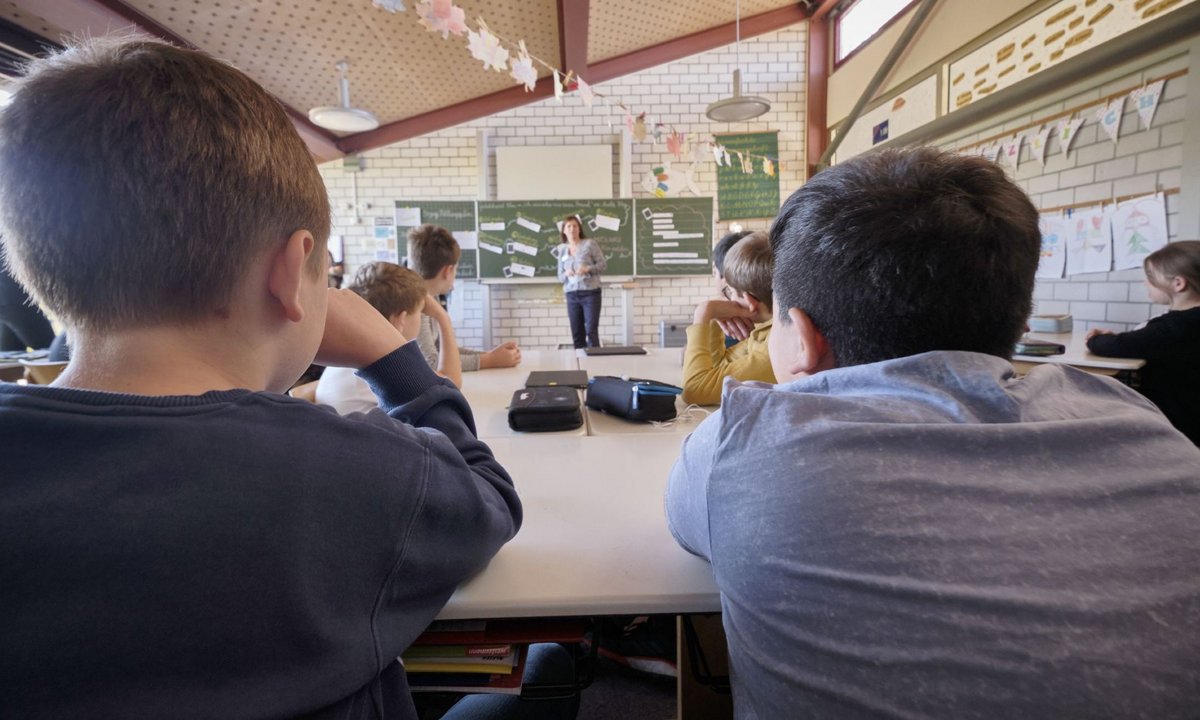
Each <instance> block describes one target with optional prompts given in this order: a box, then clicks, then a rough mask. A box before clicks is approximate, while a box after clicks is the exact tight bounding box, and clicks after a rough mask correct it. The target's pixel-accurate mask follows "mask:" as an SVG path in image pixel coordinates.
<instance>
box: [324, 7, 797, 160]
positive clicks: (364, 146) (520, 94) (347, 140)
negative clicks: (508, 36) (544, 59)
mask: <svg viewBox="0 0 1200 720" xmlns="http://www.w3.org/2000/svg"><path fill="white" fill-rule="evenodd" d="M560 4H561V5H575V4H577V3H575V2H573V0H560ZM578 4H582V5H586V4H587V3H586V2H582V3H578ZM572 13H573V11H572ZM564 18H565V16H564V15H563V11H562V10H561V9H560V13H559V26H560V33H562V28H563V27H567V28H570V27H571V26H570V25H569V24H568V23H566V22H565V21H564ZM806 19H807V15H805V11H804V8H802V7H801V6H800V5H798V4H797V5H789V6H787V7H784V8H780V9H778V10H771V11H768V12H765V13H762V14H760V15H755V16H753V17H748V18H744V19H743V20H742V37H743V38H748V37H754V36H756V35H764V34H766V33H769V32H774V31H775V30H781V29H783V28H785V27H789V26H791V25H795V24H796V23H798V22H802V21H803V20H806ZM574 22H580V21H579V20H578V19H576V20H575V21H574ZM582 22H584V23H586V22H587V20H586V13H584V20H583V21H582ZM585 29H586V28H585ZM567 32H578V30H575V31H571V30H569V29H568V31H567ZM735 37H736V28H735V24H734V23H728V24H726V25H719V26H717V27H715V28H710V29H708V30H704V31H701V32H698V33H693V34H692V35H687V36H685V37H682V38H678V39H676V40H669V41H667V42H665V43H662V44H661V45H656V46H654V47H650V48H645V49H643V50H635V51H634V52H631V53H628V54H626V55H620V56H618V57H615V58H609V59H607V60H602V61H600V62H597V63H592V64H591V65H588V66H587V68H588V69H587V74H586V75H585V76H584V78H583V79H584V80H587V81H588V82H589V83H598V82H602V81H604V80H612V79H613V78H618V77H621V76H622V75H629V74H631V73H635V72H639V71H641V70H646V69H648V68H652V67H655V66H657V65H662V64H663V63H667V62H671V61H673V60H679V59H680V58H685V57H688V56H689V55H695V54H697V53H701V52H704V51H706V50H713V49H716V48H719V47H723V46H725V45H729V44H732V43H733V41H734V39H735ZM569 51H570V45H569V44H568V45H564V46H563V52H564V54H565V53H566V52H569ZM576 52H580V51H576ZM582 53H583V59H584V61H586V59H587V48H586V44H585V45H584V46H583V48H582ZM547 80H548V78H542V80H541V81H540V82H539V83H538V85H537V88H536V89H535V90H534V91H533V92H530V93H527V92H524V89H523V88H522V87H520V86H516V87H512V88H509V89H507V90H501V91H500V92H496V93H492V94H491V95H485V96H483V97H478V98H474V99H472V100H467V101H465V102H461V103H458V104H457V105H451V106H449V107H444V108H441V109H438V110H434V111H431V112H428V113H425V114H423V115H416V116H414V117H410V118H405V119H404V120H398V121H396V122H393V123H388V124H387V125H384V126H382V127H379V128H376V129H375V130H371V131H368V132H364V133H358V134H355V135H349V136H347V137H344V138H342V139H341V140H338V142H337V146H338V147H339V148H340V149H341V150H342V151H343V152H345V153H352V152H362V151H364V150H371V149H373V148H378V147H383V146H384V145H391V144H392V143H398V142H402V141H404V140H410V139H412V138H415V137H419V136H421V135H426V134H428V133H431V132H436V131H438V130H443V129H445V128H448V127H453V126H455V125H461V124H462V123H465V122H469V121H471V120H478V119H479V118H482V117H487V116H489V115H494V114H496V113H499V112H504V111H505V110H512V109H513V108H517V107H521V106H522V105H528V104H529V103H532V102H537V101H538V100H544V99H545V98H547V97H553V96H554V86H553V83H552V82H547Z"/></svg>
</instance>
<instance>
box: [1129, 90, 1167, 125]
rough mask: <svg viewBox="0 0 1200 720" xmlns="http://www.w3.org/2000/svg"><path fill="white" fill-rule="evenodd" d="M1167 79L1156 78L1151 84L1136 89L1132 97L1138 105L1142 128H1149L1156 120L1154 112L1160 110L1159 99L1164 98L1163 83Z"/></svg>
mask: <svg viewBox="0 0 1200 720" xmlns="http://www.w3.org/2000/svg"><path fill="white" fill-rule="evenodd" d="M1166 82H1167V81H1166V80H1155V81H1154V82H1152V83H1150V84H1149V85H1147V86H1145V87H1143V88H1139V89H1137V90H1134V91H1133V93H1132V95H1131V97H1132V98H1133V104H1134V105H1135V106H1137V112H1138V117H1139V118H1141V119H1142V129H1143V130H1149V129H1150V123H1151V122H1153V121H1154V112H1155V111H1156V110H1158V101H1159V100H1160V99H1161V98H1162V91H1163V85H1164V84H1165V83H1166Z"/></svg>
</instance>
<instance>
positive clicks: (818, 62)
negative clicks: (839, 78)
mask: <svg viewBox="0 0 1200 720" xmlns="http://www.w3.org/2000/svg"><path fill="white" fill-rule="evenodd" d="M829 36H830V22H829V19H828V18H826V17H824V16H821V17H820V18H818V17H817V16H816V15H813V18H812V19H811V20H809V21H808V43H807V49H808V63H807V70H808V87H806V88H805V89H804V100H805V106H806V107H805V112H804V117H805V121H806V122H807V124H808V129H807V131H806V132H805V134H804V162H805V168H804V179H805V180H808V179H809V178H811V177H812V176H813V175H815V174H816V172H817V163H816V162H815V161H814V158H819V157H821V156H822V155H824V154H825V148H826V147H828V146H829V125H828V119H827V116H828V111H827V108H828V101H829Z"/></svg>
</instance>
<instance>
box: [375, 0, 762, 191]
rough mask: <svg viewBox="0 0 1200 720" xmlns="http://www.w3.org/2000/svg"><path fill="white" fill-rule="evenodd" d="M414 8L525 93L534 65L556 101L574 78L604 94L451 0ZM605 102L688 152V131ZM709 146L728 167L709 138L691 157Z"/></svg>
mask: <svg viewBox="0 0 1200 720" xmlns="http://www.w3.org/2000/svg"><path fill="white" fill-rule="evenodd" d="M372 3H373V4H374V5H375V7H378V8H380V9H383V10H387V11H389V12H395V11H396V10H397V9H399V10H403V9H404V3H403V0H372ZM416 11H417V15H418V18H419V22H420V24H421V25H422V26H424V27H425V28H426V29H428V30H429V31H431V32H437V33H441V35H442V39H443V40H445V39H448V38H449V36H450V35H451V34H454V35H459V36H461V35H463V34H466V36H467V51H468V52H469V53H470V54H471V56H472V57H474V58H475V59H476V60H479V61H480V62H482V63H483V67H484V69H485V70H495V71H497V72H507V73H508V74H509V76H510V77H512V79H513V80H514V81H516V82H517V83H519V84H520V85H523V86H524V88H525V91H526V92H532V91H533V90H534V89H535V88H536V86H537V80H538V77H537V70H536V68H535V67H534V66H535V64H536V65H541V66H543V67H545V68H546V69H547V70H549V71H550V75H551V78H552V80H553V84H554V98H555V99H556V100H557V101H559V102H562V101H563V96H564V95H565V93H566V92H567V91H568V89H569V88H570V87H571V83H572V80H573V81H574V89H575V90H576V91H577V92H578V93H579V97H580V99H581V100H582V101H583V104H584V105H585V106H586V107H589V108H590V107H592V106H593V105H594V103H595V101H596V100H597V99H600V100H601V101H603V100H604V98H605V96H604V95H601V94H600V93H597V92H595V90H593V89H592V87H591V85H589V84H588V83H587V82H586V81H585V80H584V79H583V78H581V77H579V76H578V75H575V74H574V72H573V71H570V72H567V73H566V74H565V75H564V74H563V73H562V72H561V71H559V70H558V68H555V67H553V66H552V65H550V64H548V63H546V62H545V61H544V60H541V59H539V58H537V57H535V56H533V55H531V54H530V53H529V51H528V49H527V48H526V46H525V41H524V40H520V41H518V42H517V43H513V42H511V41H509V40H506V39H504V38H502V37H500V36H499V35H496V34H495V33H493V32H492V31H491V30H490V29H489V28H488V26H487V23H485V22H484V20H483V18H481V17H480V18H476V20H475V22H476V24H477V26H478V29H477V30H471V29H470V28H469V27H468V26H467V23H466V16H465V13H464V11H463V10H462V9H461V8H459V7H457V6H455V5H454V2H453V0H420V2H418V3H417V5H416ZM506 46H508V47H506ZM509 47H513V48H515V52H513V53H512V54H511V55H510V52H509V49H508V48H509ZM608 102H609V104H615V105H616V106H617V107H619V108H620V109H621V110H622V111H623V112H624V120H625V126H626V127H627V128H628V130H629V132H630V133H631V134H632V135H633V137H634V139H635V140H637V141H638V142H643V141H645V140H646V138H647V136H648V135H649V137H650V138H651V139H652V140H653V142H654V143H655V145H656V146H657V145H659V144H661V143H663V142H664V141H665V142H666V144H667V150H668V152H670V153H671V154H672V155H674V156H675V158H676V159H682V157H683V156H684V154H686V153H687V149H686V145H687V135H686V134H680V133H679V132H678V131H676V130H675V129H674V128H673V127H672V128H668V127H667V126H666V125H664V124H663V123H659V122H655V121H654V119H653V118H647V117H646V113H644V112H643V113H639V114H638V115H637V117H636V119H635V118H634V116H633V113H632V112H631V111H630V110H629V108H627V107H626V106H625V104H624V103H621V102H619V101H615V100H610V101H608ZM606 121H607V123H608V127H609V128H611V127H612V116H611V114H610V115H609V116H608V117H607V118H606ZM647 127H649V128H651V130H650V131H649V133H648V132H647ZM706 146H707V148H706ZM708 150H711V151H712V153H713V158H714V160H715V161H716V163H717V164H718V165H720V164H721V163H722V162H723V163H724V164H725V166H726V167H729V166H731V165H732V163H731V161H730V156H729V153H728V152H727V151H726V150H725V148H724V147H723V146H719V145H717V144H716V143H715V142H713V141H712V140H709V141H707V142H704V143H702V142H696V143H695V144H694V146H693V149H692V159H693V162H696V161H697V160H702V159H703V158H704V157H706V155H707V151H708ZM738 157H739V162H740V164H741V167H742V170H743V172H746V173H752V172H754V167H755V160H761V161H762V168H763V172H764V173H765V174H767V175H768V176H772V177H773V176H774V174H775V172H777V171H778V170H779V168H780V167H781V166H780V165H779V160H778V158H767V157H763V156H759V155H753V154H750V153H739V154H738Z"/></svg>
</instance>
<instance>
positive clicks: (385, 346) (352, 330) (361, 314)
mask: <svg viewBox="0 0 1200 720" xmlns="http://www.w3.org/2000/svg"><path fill="white" fill-rule="evenodd" d="M328 293H329V309H328V311H327V313H326V315H325V334H324V336H322V338H321V347H320V348H318V349H317V357H316V359H315V360H314V362H315V363H317V364H318V365H328V366H333V367H347V368H354V369H355V370H360V369H362V368H365V367H367V366H368V365H370V364H371V363H373V362H375V361H376V360H378V359H379V358H381V357H383V356H384V355H387V354H388V353H390V352H392V351H393V350H395V349H396V348H398V347H400V346H401V345H403V344H404V343H406V342H408V339H407V338H405V337H404V336H403V335H401V334H400V331H399V330H397V329H396V328H395V326H393V325H392V324H391V323H390V322H388V320H387V318H385V317H384V316H383V315H382V314H380V312H379V311H378V310H376V309H375V308H373V307H371V305H370V303H368V302H367V301H366V300H363V299H362V297H361V296H359V294H358V293H356V292H354V291H352V290H335V289H333V288H330V289H329V290H328Z"/></svg>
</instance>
